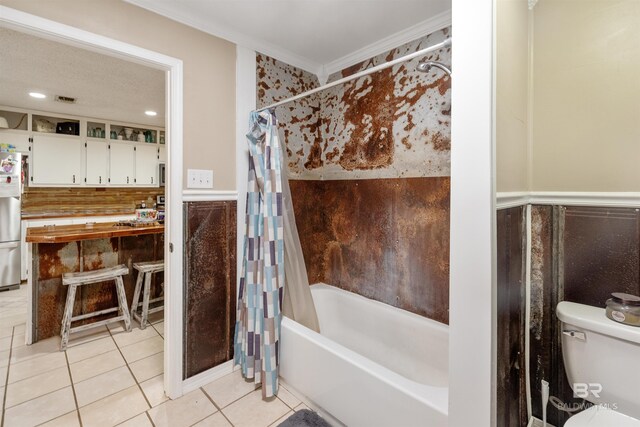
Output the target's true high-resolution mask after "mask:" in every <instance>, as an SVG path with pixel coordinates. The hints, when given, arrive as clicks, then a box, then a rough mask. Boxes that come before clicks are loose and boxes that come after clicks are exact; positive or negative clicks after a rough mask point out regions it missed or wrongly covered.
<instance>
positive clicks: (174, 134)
mask: <svg viewBox="0 0 640 427" xmlns="http://www.w3.org/2000/svg"><path fill="white" fill-rule="evenodd" d="M0 27H4V28H9V29H13V30H16V31H20V32H23V33H28V34H32V35H34V36H38V37H42V38H46V39H49V40H53V41H56V42H60V43H64V44H67V45H72V46H76V47H80V48H83V49H87V50H91V51H94V52H98V53H102V54H105V55H109V56H113V57H117V58H120V59H123V60H126V61H130V62H135V63H138V64H141V65H145V66H148V67H151V68H156V69H159V70H163V71H165V73H166V79H165V82H166V83H165V84H166V95H167V96H166V105H165V108H166V135H167V142H166V144H167V173H168V175H169V185H168V186H166V187H165V189H166V196H167V199H168V201H169V203H167V205H166V206H167V217H168V219H169V221H168V224H167V228H166V229H165V247H164V259H165V261H167V260H168V262H165V282H166V283H167V286H166V287H165V303H164V316H165V337H164V338H165V340H164V389H165V392H166V394H167V396H169V397H170V398H172V399H175V398H178V397H180V396H182V394H183V373H182V371H183V367H182V358H183V348H182V335H183V319H184V317H183V307H182V296H183V287H182V271H183V244H182V230H183V212H182V171H183V64H182V60H180V59H177V58H173V57H171V56H167V55H164V54H161V53H158V52H154V51H151V50H148V49H144V48H141V47H138V46H135V45H132V44H129V43H124V42H121V41H118V40H115V39H112V38H109V37H105V36H102V35H99V34H95V33H91V32H89V31H85V30H81V29H78V28H75V27H72V26H69V25H65V24H61V23H58V22H55V21H51V20H49V19H45V18H42V17H39V16H36V15H32V14H29V13H25V12H22V11H19V10H16V9H12V8H9V7H6V6H2V5H0ZM170 248H171V249H170ZM28 309H29V308H28ZM29 312H30V309H29ZM31 322H32V317H31V316H29V318H28V319H27V326H28V327H27V331H31V328H30V327H29V326H30V325H29V324H30V323H31ZM29 342H30V341H29Z"/></svg>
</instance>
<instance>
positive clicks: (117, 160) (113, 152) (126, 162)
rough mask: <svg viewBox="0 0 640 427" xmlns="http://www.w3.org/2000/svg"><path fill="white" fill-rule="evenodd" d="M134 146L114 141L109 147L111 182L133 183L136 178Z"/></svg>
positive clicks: (118, 183) (115, 183)
mask: <svg viewBox="0 0 640 427" xmlns="http://www.w3.org/2000/svg"><path fill="white" fill-rule="evenodd" d="M134 168H135V151H134V146H133V145H131V144H126V143H118V142H112V143H110V149H109V184H111V185H133V184H134V182H133V180H134V178H135V169H134Z"/></svg>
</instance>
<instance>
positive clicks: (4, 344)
mask: <svg viewBox="0 0 640 427" xmlns="http://www.w3.org/2000/svg"><path fill="white" fill-rule="evenodd" d="M12 339H13V337H12V336H11V335H9V336H6V337H4V338H0V351H6V350H9V349H10V348H11V340H12Z"/></svg>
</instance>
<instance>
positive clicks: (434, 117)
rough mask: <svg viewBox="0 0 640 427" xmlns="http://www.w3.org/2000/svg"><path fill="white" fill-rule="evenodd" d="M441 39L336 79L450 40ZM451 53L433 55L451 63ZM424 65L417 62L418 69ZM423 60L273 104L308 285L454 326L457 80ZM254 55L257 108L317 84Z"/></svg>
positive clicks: (410, 45) (416, 44)
mask: <svg viewBox="0 0 640 427" xmlns="http://www.w3.org/2000/svg"><path fill="white" fill-rule="evenodd" d="M449 33H450V29H449V28H447V29H444V30H440V31H437V32H435V33H433V34H431V35H429V36H426V37H424V38H422V39H419V40H416V41H414V42H411V43H407V44H405V45H403V46H400V47H398V48H396V49H393V50H391V51H390V52H387V53H385V54H382V55H378V56H376V57H375V58H371V59H370V60H367V61H364V62H362V63H359V64H356V65H354V66H352V67H349V68H348V69H345V70H342V71H341V72H339V73H335V74H333V75H332V76H330V80H335V79H338V78H341V77H343V76H347V75H350V74H352V73H356V72H358V71H360V70H364V69H366V68H370V67H373V66H375V65H377V64H379V63H383V62H386V61H389V60H392V59H394V58H398V57H401V56H403V55H406V54H408V53H411V52H414V51H416V50H419V49H422V48H424V47H427V46H430V45H432V44H435V43H437V42H440V41H442V40H444V39H445V38H446V37H447V36H448V35H449ZM450 56H451V52H450V49H449V48H447V49H444V50H442V51H439V52H434V53H433V54H431V55H429V56H428V58H429V59H432V60H437V61H442V62H443V63H445V64H450ZM423 59H425V58H419V60H423ZM419 60H418V59H416V60H413V61H409V62H407V63H404V64H401V65H397V66H395V67H393V68H389V69H387V70H384V71H381V72H378V73H375V74H371V75H369V76H367V77H363V78H360V79H357V80H354V81H352V82H349V83H346V84H344V85H339V86H336V87H334V88H330V89H328V90H325V91H322V92H320V93H318V94H316V95H314V96H311V97H308V98H304V99H303V100H300V101H299V102H295V103H291V104H287V105H284V106H281V107H278V108H277V110H276V116H277V117H278V120H279V122H280V126H281V130H282V132H281V135H282V136H283V138H284V141H285V144H286V149H287V150H286V151H287V157H288V159H287V160H288V161H287V164H288V167H289V178H290V185H291V191H292V198H293V204H294V209H295V213H296V218H297V220H296V222H297V225H298V231H299V233H300V240H301V243H302V248H303V252H304V256H305V263H306V265H307V270H308V272H309V279H310V282H311V283H316V282H326V283H328V284H331V285H334V286H338V287H341V288H343V289H346V290H349V291H352V292H356V293H358V294H361V295H364V296H366V297H369V298H373V299H376V300H378V301H382V302H385V303H388V304H391V305H394V306H398V307H400V308H403V309H406V310H409V311H412V312H414V313H417V314H420V315H423V316H427V317H430V318H432V319H435V320H438V321H440V322H443V323H448V318H449V315H448V306H449V194H450V192H449V188H450V179H449V175H450V173H449V172H450V160H449V155H450V111H451V98H450V79H449V77H448V76H446V75H444V73H443V72H442V71H440V70H436V69H434V70H433V71H432V72H430V73H428V74H423V73H418V72H416V71H415V66H416V65H417V63H418V62H419ZM317 85H318V81H317V79H316V77H315V76H313V75H312V74H310V73H307V72H304V71H302V70H299V69H296V68H294V67H291V66H289V65H287V64H283V63H282V62H279V61H277V60H274V59H272V58H269V57H266V56H265V55H261V54H259V55H257V88H258V93H257V99H258V106H265V105H268V104H270V103H272V102H275V101H277V100H279V99H283V98H286V97H288V96H292V95H295V94H297V93H300V92H302V91H304V90H307V89H309V88H312V87H316V86H317Z"/></svg>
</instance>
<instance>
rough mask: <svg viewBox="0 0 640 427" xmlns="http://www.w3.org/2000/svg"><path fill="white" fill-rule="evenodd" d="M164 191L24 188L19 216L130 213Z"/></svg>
mask: <svg viewBox="0 0 640 427" xmlns="http://www.w3.org/2000/svg"><path fill="white" fill-rule="evenodd" d="M161 194H164V188H162V187H160V188H68V187H67V188H55V187H46V188H44V187H42V188H41V187H27V188H26V189H25V192H24V194H23V195H22V215H23V216H38V215H43V214H47V215H48V216H53V215H59V216H61V215H72V214H132V213H133V211H134V209H135V208H136V204H139V203H140V202H141V201H143V200H144V201H146V202H148V201H151V202H152V203H155V202H156V196H158V195H161Z"/></svg>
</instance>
